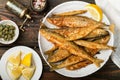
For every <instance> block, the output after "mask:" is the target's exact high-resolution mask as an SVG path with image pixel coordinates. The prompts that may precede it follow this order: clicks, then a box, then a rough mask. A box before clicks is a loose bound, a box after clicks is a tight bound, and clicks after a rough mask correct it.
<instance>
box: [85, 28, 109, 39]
mask: <svg viewBox="0 0 120 80" xmlns="http://www.w3.org/2000/svg"><path fill="white" fill-rule="evenodd" d="M106 35H109V32H108V31H106V30H104V29H100V28H97V29H95V30H93V31H92V32H91V33H90V34H88V35H87V36H86V37H84V38H83V39H90V38H99V37H103V36H106Z"/></svg>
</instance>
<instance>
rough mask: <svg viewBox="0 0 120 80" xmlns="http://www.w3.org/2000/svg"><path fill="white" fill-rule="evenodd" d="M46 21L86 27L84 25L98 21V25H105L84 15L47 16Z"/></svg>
mask: <svg viewBox="0 0 120 80" xmlns="http://www.w3.org/2000/svg"><path fill="white" fill-rule="evenodd" d="M47 21H48V22H49V23H51V24H53V25H56V26H58V27H86V26H95V25H96V24H98V23H99V24H100V26H104V25H105V24H104V23H102V22H97V21H95V20H93V19H91V18H88V17H85V16H62V17H61V16H57V17H49V18H47Z"/></svg>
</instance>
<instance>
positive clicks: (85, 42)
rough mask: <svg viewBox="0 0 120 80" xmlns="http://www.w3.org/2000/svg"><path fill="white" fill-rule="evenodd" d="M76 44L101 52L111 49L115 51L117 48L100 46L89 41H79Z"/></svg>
mask: <svg viewBox="0 0 120 80" xmlns="http://www.w3.org/2000/svg"><path fill="white" fill-rule="evenodd" d="M74 42H75V43H76V44H78V45H80V46H84V47H87V48H91V49H100V50H107V49H111V50H113V51H115V47H113V46H109V45H106V44H99V43H95V42H89V41H85V40H77V41H74Z"/></svg>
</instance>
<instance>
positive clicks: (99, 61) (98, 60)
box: [94, 59, 103, 67]
mask: <svg viewBox="0 0 120 80" xmlns="http://www.w3.org/2000/svg"><path fill="white" fill-rule="evenodd" d="M102 62H103V60H102V59H95V61H94V64H95V65H96V66H97V67H100V63H102Z"/></svg>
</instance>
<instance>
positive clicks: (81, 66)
mask: <svg viewBox="0 0 120 80" xmlns="http://www.w3.org/2000/svg"><path fill="white" fill-rule="evenodd" d="M89 64H92V62H91V61H89V60H85V61H82V62H78V63H76V64H73V65H70V66H67V67H66V69H68V70H76V69H80V68H83V67H85V66H87V65H89Z"/></svg>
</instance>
